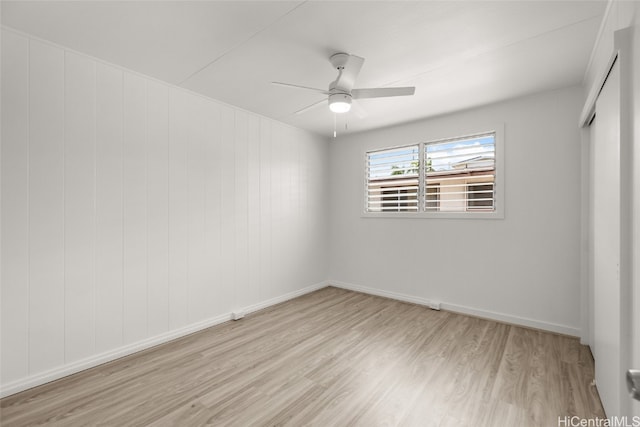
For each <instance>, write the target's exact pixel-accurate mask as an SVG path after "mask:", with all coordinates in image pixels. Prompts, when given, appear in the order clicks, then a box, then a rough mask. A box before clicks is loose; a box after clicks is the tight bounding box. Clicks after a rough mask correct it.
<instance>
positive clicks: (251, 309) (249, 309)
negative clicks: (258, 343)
mask: <svg viewBox="0 0 640 427" xmlns="http://www.w3.org/2000/svg"><path fill="white" fill-rule="evenodd" d="M327 286H329V282H320V283H316V284H315V285H310V286H307V287H305V288H302V289H299V290H297V291H293V292H289V293H288V294H284V295H280V296H277V297H275V298H271V299H268V300H266V301H262V302H259V303H257V304H253V305H250V306H247V307H244V308H243V309H242V310H243V311H244V312H245V313H246V314H249V313H253V312H254V311H258V310H262V309H263V308H267V307H271V306H272V305H276V304H280V303H281V302H285V301H288V300H290V299H293V298H296V297H299V296H301V295H304V294H308V293H310V292H313V291H317V290H318V289H322V288H326V287H327Z"/></svg>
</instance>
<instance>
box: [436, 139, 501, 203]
mask: <svg viewBox="0 0 640 427" xmlns="http://www.w3.org/2000/svg"><path fill="white" fill-rule="evenodd" d="M424 157H425V159H426V162H425V170H424V177H425V183H424V185H425V188H426V190H427V198H426V200H425V205H424V209H425V211H427V212H437V211H446V212H468V211H489V212H492V211H494V210H495V191H494V186H495V178H496V144H495V135H494V134H493V133H490V134H484V135H475V136H472V137H464V138H456V139H450V140H445V141H437V142H429V143H425V144H424ZM434 191H437V193H438V199H437V201H434V200H433V198H430V197H429V195H430V194H432V193H433V192H434Z"/></svg>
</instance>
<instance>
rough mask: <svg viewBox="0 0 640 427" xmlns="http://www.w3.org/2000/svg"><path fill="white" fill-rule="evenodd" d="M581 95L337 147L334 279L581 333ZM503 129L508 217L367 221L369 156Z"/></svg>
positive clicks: (576, 91)
mask: <svg viewBox="0 0 640 427" xmlns="http://www.w3.org/2000/svg"><path fill="white" fill-rule="evenodd" d="M581 100H582V93H581V89H580V88H579V87H573V88H568V89H563V90H558V91H553V92H547V93H541V94H537V95H532V96H528V97H524V98H519V99H515V100H512V101H507V102H503V103H499V104H494V105H489V106H486V107H482V108H477V109H473V110H468V111H463V112H459V113H456V114H452V115H447V116H443V117H439V118H434V119H430V120H424V121H419V122H416V123H411V124H407V125H403V126H398V127H392V128H387V129H382V130H377V131H373V132H368V133H362V134H357V135H353V136H346V137H342V138H338V139H336V140H334V141H333V142H332V143H331V150H330V155H331V162H330V164H331V174H330V175H331V185H330V188H331V232H332V234H331V240H330V242H331V243H330V248H331V249H330V250H331V255H330V267H329V273H330V279H332V280H331V281H332V282H333V283H338V284H340V285H343V286H345V287H351V288H358V287H365V288H369V289H368V290H369V291H371V290H373V291H374V292H379V293H383V294H394V295H396V296H400V297H409V298H408V299H415V300H418V301H420V300H440V301H442V302H443V303H446V305H445V307H446V308H449V309H453V310H458V311H462V312H470V313H474V314H478V315H482V316H488V317H493V318H497V319H502V320H507V321H511V322H515V323H521V324H525V325H530V326H536V327H541V328H544V329H549V330H555V331H559V332H564V333H569V334H573V335H578V334H579V328H580V304H579V295H580V287H579V281H580V276H579V275H580V253H579V248H580V133H579V130H578V126H577V120H578V116H579V112H580V108H581ZM497 123H504V129H505V136H504V145H505V170H504V171H499V173H504V174H505V183H506V187H505V218H504V219H399V218H363V217H361V213H362V212H363V206H364V196H363V191H364V189H363V187H364V170H363V165H364V155H365V154H364V153H365V151H367V150H369V149H374V148H380V147H385V146H394V145H402V144H409V143H416V142H420V141H429V140H432V139H437V138H443V137H453V136H459V135H463V134H465V133H469V132H477V131H486V130H487V128H488V127H491V126H494V125H495V124H497ZM380 291H381V292H380Z"/></svg>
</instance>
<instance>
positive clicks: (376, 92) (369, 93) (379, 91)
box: [351, 87, 416, 99]
mask: <svg viewBox="0 0 640 427" xmlns="http://www.w3.org/2000/svg"><path fill="white" fill-rule="evenodd" d="M415 92H416V88H415V87H379V88H368V89H353V90H352V91H351V96H352V97H353V98H354V99H364V98H384V97H387V96H408V95H413V94H414V93H415Z"/></svg>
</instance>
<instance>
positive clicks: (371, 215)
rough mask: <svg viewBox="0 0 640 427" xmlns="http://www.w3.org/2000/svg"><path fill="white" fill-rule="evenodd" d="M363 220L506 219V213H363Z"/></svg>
mask: <svg viewBox="0 0 640 427" xmlns="http://www.w3.org/2000/svg"><path fill="white" fill-rule="evenodd" d="M361 217H362V218H403V219H409V218H411V219H504V212H500V211H496V212H383V213H378V212H363V213H362V215H361Z"/></svg>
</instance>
